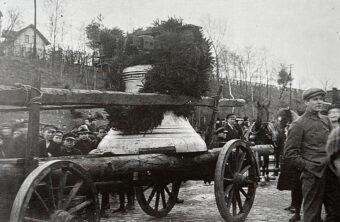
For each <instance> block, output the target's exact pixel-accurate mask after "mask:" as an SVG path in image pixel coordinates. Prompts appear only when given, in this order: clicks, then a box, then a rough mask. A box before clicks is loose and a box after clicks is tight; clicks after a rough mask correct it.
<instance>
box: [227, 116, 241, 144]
mask: <svg viewBox="0 0 340 222" xmlns="http://www.w3.org/2000/svg"><path fill="white" fill-rule="evenodd" d="M224 128H225V131H224V133H225V135H226V136H225V140H226V141H229V140H232V139H241V137H242V129H241V127H240V126H239V125H238V124H237V123H236V115H235V114H233V113H230V114H228V115H227V117H226V125H225V127H224Z"/></svg>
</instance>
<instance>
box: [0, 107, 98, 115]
mask: <svg viewBox="0 0 340 222" xmlns="http://www.w3.org/2000/svg"><path fill="white" fill-rule="evenodd" d="M95 108H101V106H96V105H65V106H42V107H40V110H64V109H66V110H67V109H95ZM27 111H28V108H27V107H24V106H1V105H0V113H5V112H27Z"/></svg>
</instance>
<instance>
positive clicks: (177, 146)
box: [91, 65, 207, 154]
mask: <svg viewBox="0 0 340 222" xmlns="http://www.w3.org/2000/svg"><path fill="white" fill-rule="evenodd" d="M150 68H151V66H150V65H137V66H132V67H128V68H126V69H124V71H123V79H124V82H125V86H126V92H132V93H137V92H138V90H139V89H140V88H141V87H142V83H143V80H144V78H145V74H146V72H147V70H148V69H150ZM206 150H207V146H206V144H205V142H204V140H203V139H202V138H201V136H200V135H198V134H197V133H196V131H195V130H194V129H193V127H192V126H191V124H190V123H189V121H188V120H187V119H186V118H184V117H178V116H176V115H175V114H173V113H172V112H167V113H165V114H164V119H163V121H162V123H161V125H160V126H158V127H157V128H155V129H153V130H152V131H150V132H148V133H143V134H134V135H126V134H122V132H120V131H117V130H113V129H111V130H110V131H109V132H108V134H107V135H106V136H105V137H104V138H103V140H102V141H101V142H100V143H99V145H98V148H97V149H95V150H93V151H92V152H91V153H92V154H104V153H112V154H145V153H187V152H202V151H206Z"/></svg>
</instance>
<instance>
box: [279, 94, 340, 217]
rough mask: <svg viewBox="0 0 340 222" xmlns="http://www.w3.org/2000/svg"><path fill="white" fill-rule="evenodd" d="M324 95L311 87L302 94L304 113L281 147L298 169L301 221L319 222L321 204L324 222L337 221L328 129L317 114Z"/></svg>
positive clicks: (336, 192) (327, 124)
mask: <svg viewBox="0 0 340 222" xmlns="http://www.w3.org/2000/svg"><path fill="white" fill-rule="evenodd" d="M325 95H326V92H325V91H324V90H322V89H318V88H311V89H308V90H306V91H305V92H304V93H303V100H304V102H305V105H306V111H305V113H304V114H303V115H302V116H301V117H300V118H298V119H297V120H296V121H294V122H293V123H292V124H291V126H290V128H289V130H288V136H287V140H286V144H285V147H284V155H285V157H286V158H287V160H289V161H291V162H292V163H293V164H295V165H296V166H297V167H298V169H299V170H301V172H302V173H301V181H302V194H303V199H304V202H303V214H304V216H303V221H306V222H309V221H310V222H312V221H313V222H321V221H322V220H321V207H322V204H324V205H325V209H326V218H325V221H340V220H339V213H340V212H339V211H338V209H336V204H335V203H336V202H337V201H340V199H339V187H338V181H337V179H336V176H335V175H334V173H333V172H332V171H331V170H330V168H329V166H328V162H327V153H326V149H325V147H326V143H327V137H328V135H329V133H330V131H331V129H332V126H331V123H330V120H329V119H328V118H327V117H326V116H323V115H321V114H320V111H322V109H323V104H324V97H325Z"/></svg>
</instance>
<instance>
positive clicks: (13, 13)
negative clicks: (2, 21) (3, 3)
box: [3, 8, 23, 39]
mask: <svg viewBox="0 0 340 222" xmlns="http://www.w3.org/2000/svg"><path fill="white" fill-rule="evenodd" d="M6 14H7V18H6V25H5V27H4V33H3V34H4V37H5V39H7V37H8V35H9V34H10V33H11V32H12V31H14V30H15V29H17V28H19V27H20V26H21V25H22V23H23V22H22V13H21V11H20V10H19V9H17V8H10V9H8V10H7V13H6Z"/></svg>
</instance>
